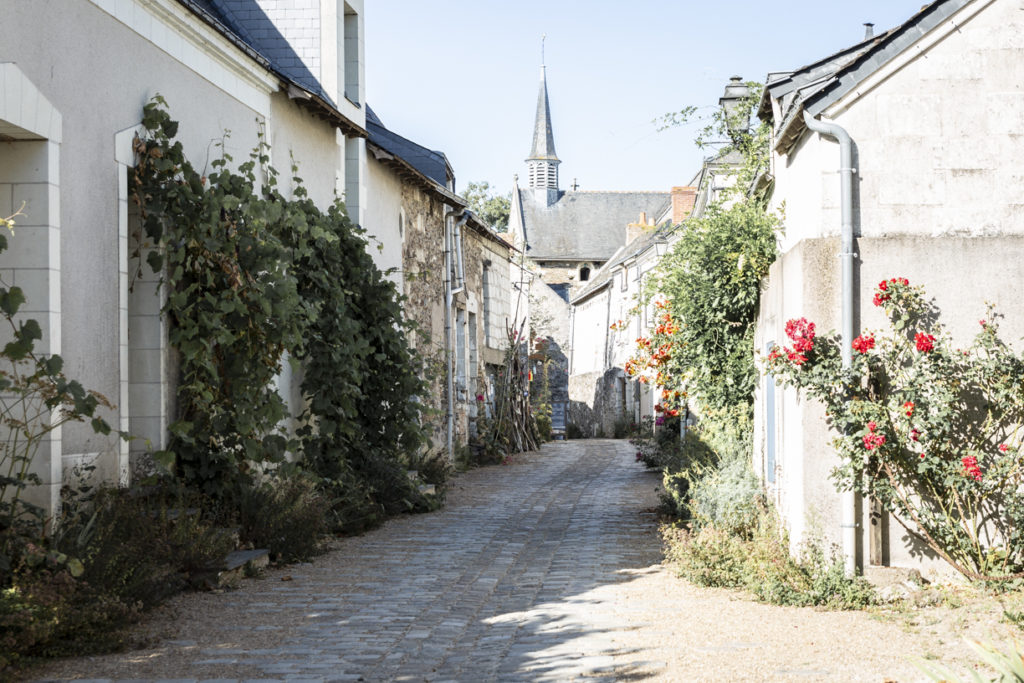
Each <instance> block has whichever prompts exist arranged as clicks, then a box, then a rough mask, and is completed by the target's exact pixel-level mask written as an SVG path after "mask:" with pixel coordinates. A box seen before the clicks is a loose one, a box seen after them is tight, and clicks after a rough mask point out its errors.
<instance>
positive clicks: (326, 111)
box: [178, 0, 367, 138]
mask: <svg viewBox="0 0 1024 683" xmlns="http://www.w3.org/2000/svg"><path fill="white" fill-rule="evenodd" d="M178 2H179V3H181V4H182V5H183V6H184V7H185V8H186V9H188V10H189V11H190V12H192V14H194V15H196V16H197V17H199V18H200V19H201V20H202V21H203V22H205V23H206V24H207V25H209V26H210V27H211V28H212V29H213V30H215V31H216V32H217V33H219V34H220V35H221V36H223V37H224V38H225V39H226V40H228V41H229V42H231V43H232V44H233V45H234V46H235V47H237V48H238V49H239V50H241V51H242V52H243V53H245V55H246V56H247V57H249V58H250V59H252V60H253V61H254V62H256V63H257V64H259V65H260V66H261V67H263V68H264V69H266V70H267V71H269V72H270V73H273V74H275V75H277V77H278V78H280V79H281V90H282V91H284V92H286V93H288V96H289V98H290V99H292V100H295V101H296V102H298V103H299V105H300V106H303V105H304V106H307V107H310V108H311V109H313V110H314V112H315V113H316V114H318V115H319V116H320V117H321V118H323V119H326V120H328V121H330V122H331V123H332V124H334V125H336V126H337V127H338V128H340V129H341V132H342V133H344V134H345V135H346V136H347V137H356V138H365V137H367V132H366V130H365V129H364V128H363V127H361V126H359V125H358V124H357V123H355V122H354V121H352V120H351V119H349V118H348V117H347V116H345V115H344V114H342V113H341V112H340V111H338V108H337V107H336V106H334V104H332V103H330V102H328V101H327V100H325V99H324V98H323V97H321V96H320V95H318V94H316V93H314V92H311V91H310V90H309V89H308V88H306V87H305V86H303V85H302V84H301V83H299V82H297V81H295V80H294V79H292V78H291V77H289V76H288V75H287V74H285V73H283V72H282V71H281V70H279V69H276V68H274V65H273V64H272V63H271V62H270V60H268V59H267V58H266V57H264V56H263V55H261V54H260V53H259V52H257V51H256V50H255V49H254V48H253V47H252V46H251V45H249V44H248V43H246V42H245V41H244V40H242V38H241V37H239V36H238V34H236V33H235V32H234V31H232V30H231V29H230V28H229V27H228V26H225V25H224V23H223V22H221V21H219V20H218V19H217V18H216V17H214V16H213V15H211V14H210V13H209V12H207V11H206V10H205V9H204V8H203V7H201V6H199V5H197V4H196V3H195V2H193V1H192V0H178ZM292 88H295V89H297V90H298V92H300V93H301V96H299V97H295V96H293V92H294V91H292Z"/></svg>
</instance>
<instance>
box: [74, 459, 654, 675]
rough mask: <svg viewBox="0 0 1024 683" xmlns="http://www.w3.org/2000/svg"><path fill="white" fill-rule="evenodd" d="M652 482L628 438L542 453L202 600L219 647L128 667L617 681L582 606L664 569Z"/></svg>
mask: <svg viewBox="0 0 1024 683" xmlns="http://www.w3.org/2000/svg"><path fill="white" fill-rule="evenodd" d="M656 485H657V477H656V476H655V475H652V474H650V473H646V472H644V471H643V470H642V469H641V468H640V467H638V466H637V465H636V463H635V462H633V457H632V450H631V449H630V447H629V445H628V444H627V443H625V442H619V441H570V442H564V443H555V444H549V445H547V446H545V448H544V449H543V451H542V452H541V453H539V454H532V455H529V456H525V457H523V456H520V457H517V459H516V460H515V461H514V462H513V464H511V465H507V466H497V467H490V468H484V469H481V470H476V471H473V472H470V473H468V474H466V475H463V476H462V477H460V478H458V479H457V480H456V490H454V491H453V492H452V493H451V495H450V501H449V505H448V506H446V508H445V509H444V510H442V511H440V512H437V513H433V514H428V515H419V516H412V517H405V518H401V519H397V520H393V521H391V522H389V523H388V524H387V525H385V527H384V528H382V529H378V530H376V531H373V532H371V533H368V534H366V535H364V536H362V537H358V538H353V539H347V540H345V541H343V542H342V543H341V547H340V548H339V549H338V550H337V551H335V552H333V553H332V554H331V555H329V556H327V557H325V558H320V559H318V560H317V561H316V562H315V563H312V564H307V565H300V566H298V567H291V568H289V569H288V570H287V571H288V576H286V577H277V576H270V577H268V578H267V579H266V580H264V581H253V582H246V586H244V587H243V589H242V590H240V591H237V592H232V593H226V594H224V595H220V596H208V595H207V596H202V597H206V598H207V599H209V600H215V601H216V602H217V611H218V613H219V614H220V615H222V619H221V620H220V626H219V627H215V628H214V629H212V630H210V635H211V637H210V638H208V639H202V640H198V639H194V640H177V641H168V642H164V643H162V644H161V647H160V648H157V649H156V650H154V654H153V655H152V656H148V657H146V656H141V657H137V658H136V659H135V660H134V661H136V663H137V666H136V667H134V668H132V667H131V666H130V664H129V665H128V668H127V669H125V668H119V670H120V671H122V672H124V674H123V675H124V676H126V677H127V679H137V678H138V677H140V676H142V677H144V678H149V679H150V680H154V679H157V680H159V679H166V680H171V679H176V680H200V679H206V680H213V679H218V678H219V677H221V676H224V677H226V678H228V679H232V680H239V679H290V680H332V681H402V680H409V681H413V680H415V681H424V680H428V681H445V680H453V681H488V680H501V681H518V680H524V681H527V680H528V681H541V680H572V679H574V678H577V677H580V676H588V675H590V676H602V677H603V675H606V674H607V675H614V674H613V673H612V672H613V669H614V662H613V655H614V654H615V649H616V645H615V643H614V641H613V637H614V634H615V631H616V624H615V623H613V622H609V621H608V618H607V615H604V616H599V615H598V614H597V612H600V610H595V609H594V607H595V605H594V604H592V603H593V600H592V599H588V597H587V595H588V593H591V592H592V591H593V590H594V589H595V588H598V587H600V586H602V585H607V584H615V583H618V582H622V581H629V580H631V578H632V577H633V573H632V572H634V571H637V570H643V569H645V568H647V567H650V566H651V565H655V564H657V563H658V562H659V560H660V547H659V543H658V541H657V538H656V535H655V534H654V533H653V528H654V515H653V513H652V512H651V511H650V508H651V506H653V505H654V503H655V502H656V498H655V496H654V489H655V487H656ZM645 509H646V512H645ZM281 578H286V579H288V580H286V581H282V580H281ZM254 587H255V589H254ZM183 655H184V660H183V659H182V656H183ZM92 659H93V660H103V659H104V658H92ZM161 660H166V661H167V665H168V666H171V665H172V662H177V664H173V666H175V667H176V668H177V667H187V670H181V669H178V670H164V669H161V668H160V665H159V663H160V662H161ZM83 661H90V660H83ZM128 661H129V662H131V661H133V660H131V659H130V658H129V660H128ZM100 670H102V667H100ZM76 673H79V674H81V673H84V672H76ZM103 679H107V680H109V679H110V677H109V674H107V675H106V676H103ZM121 680H125V678H124V677H121ZM221 680H223V679H221Z"/></svg>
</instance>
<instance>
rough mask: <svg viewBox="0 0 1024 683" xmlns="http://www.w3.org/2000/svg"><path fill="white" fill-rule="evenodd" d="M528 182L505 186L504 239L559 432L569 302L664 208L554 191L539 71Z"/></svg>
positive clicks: (647, 195)
mask: <svg viewBox="0 0 1024 683" xmlns="http://www.w3.org/2000/svg"><path fill="white" fill-rule="evenodd" d="M526 163H527V167H528V172H529V177H528V181H527V186H526V187H522V188H521V187H520V186H519V181H518V177H517V178H516V179H515V180H514V182H513V187H512V203H511V212H510V215H509V233H510V234H511V236H512V239H513V241H514V244H515V245H516V246H517V247H520V248H522V249H523V250H524V252H525V257H526V260H527V262H528V263H529V265H530V267H531V269H532V271H533V272H534V273H535V274H536V276H537V277H536V279H535V280H534V284H533V286H532V287H531V290H530V295H531V298H532V300H533V301H532V304H533V305H532V308H531V320H532V321H533V323H534V326H535V328H536V330H537V331H538V332H539V334H540V336H542V337H544V338H546V339H547V340H548V341H549V343H548V344H547V349H548V351H547V352H548V353H549V354H550V355H551V356H552V357H553V358H554V360H555V361H556V363H555V367H554V368H553V369H552V371H551V376H550V383H551V387H550V388H551V395H552V409H553V415H552V422H553V426H554V429H555V430H556V431H561V430H563V429H564V428H565V420H566V417H565V415H566V409H567V407H568V403H569V387H568V358H567V356H568V352H569V346H568V344H569V299H570V297H571V291H572V290H574V289H577V290H578V289H579V288H580V287H585V286H586V283H587V282H588V281H589V280H590V278H591V276H592V275H593V274H594V273H595V272H596V271H597V270H598V269H599V268H601V266H603V265H604V264H605V263H606V262H607V261H608V260H609V259H610V258H611V257H612V256H613V255H614V254H615V252H616V251H617V250H618V249H619V248H620V247H623V246H624V245H625V244H626V241H627V235H626V229H625V226H626V225H627V224H629V223H630V222H632V221H636V220H637V217H638V216H641V215H642V216H643V218H641V219H640V223H643V224H646V223H648V221H651V220H656V219H659V218H660V217H661V216H663V215H664V214H665V213H666V212H667V211H668V207H669V193H668V192H598V191H581V190H577V189H575V188H574V189H572V190H568V191H564V190H562V189H560V185H559V180H558V166H559V164H561V160H560V159H559V158H558V155H557V153H556V152H555V140H554V133H553V131H552V127H551V109H550V104H549V102H548V90H547V78H546V70H545V67H543V66H542V67H541V76H540V90H539V92H538V95H537V110H536V118H535V121H534V131H533V144H532V147H531V150H530V156H529V157H528V158H527V159H526Z"/></svg>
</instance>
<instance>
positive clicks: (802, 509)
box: [754, 235, 1024, 573]
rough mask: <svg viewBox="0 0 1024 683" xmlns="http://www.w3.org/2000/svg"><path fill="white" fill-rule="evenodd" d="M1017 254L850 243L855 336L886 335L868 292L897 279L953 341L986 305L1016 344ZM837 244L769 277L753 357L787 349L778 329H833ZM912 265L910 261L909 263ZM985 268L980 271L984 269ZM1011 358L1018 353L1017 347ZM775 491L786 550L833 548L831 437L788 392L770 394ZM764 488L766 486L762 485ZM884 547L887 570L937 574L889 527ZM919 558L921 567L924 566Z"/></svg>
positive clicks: (925, 241)
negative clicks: (925, 298)
mask: <svg viewBox="0 0 1024 683" xmlns="http://www.w3.org/2000/svg"><path fill="white" fill-rule="evenodd" d="M1022 249H1024V235H997V236H977V237H967V236H960V237H952V236H948V237H944V238H934V237H928V236H917V235H895V236H891V237H884V238H862V239H860V240H858V242H857V251H858V253H859V254H860V256H861V260H860V267H859V277H858V279H857V282H856V291H857V293H858V294H857V297H856V299H855V302H854V308H855V311H857V317H858V318H859V321H858V322H859V324H858V326H857V327H858V329H860V330H868V329H875V330H880V329H887V323H886V320H885V318H884V315H883V314H882V312H881V309H879V308H876V307H875V306H873V305H872V304H871V294H872V292H873V287H874V285H875V283H877V282H879V281H881V280H882V279H886V278H889V277H893V276H895V275H899V276H902V277H906V278H908V279H909V280H910V282H911V283H912V284H915V285H917V284H920V285H924V287H925V289H926V292H927V293H928V295H929V296H930V297H932V298H933V299H934V302H935V305H936V306H937V308H938V310H939V313H940V317H939V322H941V323H942V324H943V325H944V326H945V327H946V329H947V330H948V331H949V332H950V333H951V334H952V335H953V337H954V340H956V341H958V342H961V343H964V344H966V343H969V341H970V340H971V339H972V338H973V336H974V335H975V334H976V333H977V329H978V322H977V321H978V319H979V318H980V317H981V316H982V315H983V313H984V310H985V301H986V300H989V301H992V302H993V303H994V304H995V305H996V308H997V310H999V311H1000V312H1002V313H1004V314H1005V315H1006V317H1005V319H1004V320H1003V321H1002V322H1001V336H1002V337H1003V338H1004V339H1005V340H1008V341H1010V342H1011V343H1014V342H1015V340H1020V339H1021V338H1022V337H1024V316H1022V315H1020V314H1019V312H1020V306H1019V302H1020V301H1021V300H1022V299H1024V265H1022V264H1021V263H1020V259H1019V258H1018V255H1019V254H1020V253H1021V250H1022ZM837 254H838V239H837V238H822V239H816V240H805V241H803V242H801V243H799V244H798V245H796V246H795V247H794V248H793V249H791V250H790V251H789V252H788V253H787V254H785V255H784V256H783V257H782V258H781V259H779V260H778V261H777V262H776V263H775V264H774V265H773V266H772V269H771V272H770V273H769V277H768V280H767V282H768V286H767V288H766V289H765V291H764V293H763V296H762V300H761V307H760V316H759V323H758V329H757V334H756V339H755V343H756V347H757V349H758V351H760V352H761V353H764V352H765V351H766V349H767V348H768V345H769V343H771V342H775V343H778V344H785V343H787V342H788V340H787V339H786V337H785V332H784V326H785V321H786V320H789V319H790V318H795V317H806V318H807V319H808V320H811V321H813V322H815V324H816V325H817V327H818V329H819V330H820V331H821V332H822V333H824V332H825V331H828V330H835V329H837V328H838V327H839V322H840V320H839V316H840V302H839V272H838V269H836V268H835V267H834V263H835V261H836V259H837ZM908 256H912V258H908ZM982 264H983V265H982ZM1015 345H1016V346H1017V349H1018V352H1019V351H1021V350H1022V349H1021V343H1020V342H1019V341H1016V343H1015ZM764 390H765V380H764V378H762V381H761V383H760V387H759V390H758V402H757V406H756V409H755V461H754V465H755V470H756V471H759V472H761V473H762V475H766V472H765V455H766V449H767V444H766V442H765V434H766V429H765V421H766V420H767V419H769V416H767V415H766V414H765V412H764V402H763V400H761V399H762V398H763V395H764ZM775 392H776V393H775V396H776V400H775V404H776V412H775V415H774V416H772V417H773V418H774V419H775V421H776V443H775V448H776V466H777V469H776V472H777V475H778V479H777V482H776V485H775V486H774V487H771V491H770V492H771V494H772V495H773V496H774V497H775V499H776V501H777V502H778V504H779V507H780V510H781V512H782V514H783V517H784V519H785V520H786V522H787V525H788V526H789V529H790V532H791V541H792V543H793V544H794V548H795V547H796V546H797V545H798V544H799V543H800V542H801V540H803V539H804V538H806V537H807V535H808V534H809V533H810V534H813V535H820V536H821V537H823V538H824V539H825V540H826V541H828V542H834V543H839V542H840V540H841V536H840V528H839V524H840V509H839V494H838V493H836V491H835V489H834V487H833V486H832V484H831V482H830V481H829V480H828V476H829V473H830V472H831V470H832V469H833V468H834V467H835V466H836V465H837V464H838V459H837V457H836V456H835V454H834V451H833V450H832V447H831V445H830V442H831V440H832V439H833V438H834V436H835V434H834V433H833V432H832V431H831V430H830V428H829V427H828V425H827V424H826V422H825V419H824V414H823V410H822V409H821V407H820V406H819V405H818V404H816V403H815V402H813V401H809V400H807V399H804V398H802V397H800V396H798V395H797V393H796V391H795V390H793V389H791V388H786V389H783V388H782V387H777V388H776V390H775ZM766 480H767V477H766ZM860 515H861V528H860V543H861V547H862V548H866V547H868V545H867V544H868V543H869V536H868V528H869V526H870V525H871V521H870V519H869V518H868V517H867V511H866V510H864V509H861V511H860ZM882 525H883V526H884V533H885V534H886V535H887V536H888V539H889V543H888V548H887V550H885V551H884V560H885V561H886V562H887V563H889V564H892V565H894V566H914V567H919V568H921V569H923V570H924V571H926V572H932V573H934V572H941V571H943V570H944V567H943V565H942V564H941V563H940V562H937V561H935V560H934V559H933V558H928V557H927V553H924V549H923V547H922V546H920V545H919V544H918V543H917V542H916V541H914V539H912V538H911V537H910V536H909V535H908V534H907V533H906V532H905V531H904V530H903V528H902V527H901V526H900V525H899V523H898V522H897V521H896V520H894V519H891V518H885V519H883V520H882ZM922 553H924V555H925V557H924V558H923V559H922Z"/></svg>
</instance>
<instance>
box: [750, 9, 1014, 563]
mask: <svg viewBox="0 0 1024 683" xmlns="http://www.w3.org/2000/svg"><path fill="white" fill-rule="evenodd" d="M972 15H973V16H972ZM954 25H955V26H954ZM895 61H896V62H897V64H895V65H893V66H891V67H883V68H882V69H881V70H880V71H879V72H878V73H877V74H876V75H875V76H873V77H872V78H869V79H868V80H867V81H866V82H865V83H864V84H863V85H862V86H861V87H859V88H858V90H857V92H855V93H853V94H851V95H849V96H847V97H846V98H845V99H844V100H841V101H840V102H838V103H836V104H835V105H833V106H832V107H831V108H830V109H829V110H828V111H826V116H828V117H831V118H834V120H835V121H836V122H837V123H838V124H839V125H841V126H843V127H844V128H845V129H846V130H847V131H848V132H849V133H850V135H851V137H852V138H853V140H854V142H855V144H856V150H857V156H858V158H857V160H856V166H857V169H858V183H859V186H858V188H857V195H858V202H859V203H858V205H857V209H858V210H857V211H856V212H855V217H854V220H855V230H856V232H857V234H858V237H859V239H858V242H857V245H856V249H855V250H856V251H857V253H858V266H857V268H858V273H859V277H858V280H857V292H856V299H855V308H856V310H857V316H858V317H859V322H860V329H861V330H865V329H878V328H884V326H885V319H884V317H883V315H882V313H881V311H880V310H879V309H877V308H875V307H874V306H872V305H871V303H870V302H871V292H872V291H873V287H874V286H875V284H876V283H877V282H878V281H880V280H881V279H883V278H889V277H894V276H904V277H907V278H909V279H910V281H911V282H912V283H913V284H915V285H916V284H921V285H924V286H925V288H926V290H927V291H928V293H929V295H931V296H933V297H934V299H935V302H936V304H937V306H938V308H939V310H940V312H941V318H940V320H941V322H942V323H943V324H944V325H945V326H946V328H947V329H948V330H949V331H950V332H951V333H952V334H953V335H954V337H955V338H959V339H963V340H964V341H967V340H968V339H969V338H970V337H971V336H973V335H974V334H975V333H976V331H977V320H978V318H980V317H981V315H982V313H983V311H984V301H986V300H990V301H993V302H995V303H996V305H997V307H998V308H999V310H1000V311H1002V312H1003V313H1005V314H1006V316H1007V317H1006V320H1005V322H1004V325H1003V331H1004V334H1005V338H1006V339H1008V340H1016V339H1019V338H1020V337H1021V336H1022V335H1024V316H1021V315H1020V304H1019V302H1020V299H1021V296H1024V292H1022V291H1021V289H1022V288H1021V283H1022V282H1024V263H1022V262H1021V260H1020V258H1019V257H1018V255H1019V253H1020V252H1021V249H1022V248H1024V212H1022V211H1021V206H1024V171H1022V166H1021V162H1020V159H1021V158H1022V157H1024V136H1022V135H1021V134H1020V125H1021V123H1020V122H1021V121H1022V120H1024V85H1022V84H1024V13H1022V12H1021V11H1020V3H1019V2H1014V1H1013V0H978V1H977V2H974V3H971V4H969V5H968V6H967V7H965V8H964V9H963V10H961V12H960V13H958V15H956V16H954V17H953V22H952V23H950V24H947V25H945V26H944V27H940V28H938V29H936V31H934V32H933V33H932V34H930V35H928V36H924V37H922V39H921V40H920V41H919V43H918V45H916V46H913V47H911V48H910V49H908V50H907V51H906V53H905V56H904V58H898V59H897V60H895ZM774 163H775V172H776V187H775V193H774V196H773V198H772V204H773V206H774V207H776V208H778V207H781V206H782V205H783V204H784V205H785V218H786V220H785V228H786V230H785V236H784V237H783V238H782V241H781V245H782V250H783V256H782V258H781V259H780V261H778V262H777V263H776V264H775V265H774V266H773V267H772V270H771V273H770V274H769V277H768V279H767V283H766V284H767V287H766V290H765V293H764V296H763V298H762V302H761V310H760V317H759V322H758V330H757V338H756V345H757V349H758V350H759V351H760V352H762V353H763V352H764V351H765V346H766V344H767V343H768V342H771V341H774V342H776V343H780V344H786V343H788V340H787V339H786V338H785V335H784V330H783V326H784V325H785V322H786V320H788V319H790V318H795V317H807V318H808V319H810V320H814V321H815V322H816V323H817V325H818V329H819V330H820V331H821V332H826V331H828V330H829V329H837V328H838V326H839V311H840V309H839V306H840V299H839V297H840V291H839V283H838V277H839V274H838V268H839V262H838V256H837V255H838V235H839V228H840V215H839V211H840V210H839V177H838V174H837V173H836V169H837V168H838V166H839V150H838V145H837V144H836V143H835V142H834V141H832V140H830V139H824V138H822V137H820V136H818V135H816V134H807V135H806V136H805V138H804V139H803V141H802V142H801V144H799V145H798V146H797V147H796V148H795V149H794V150H793V151H792V152H791V153H790V155H789V156H788V157H776V158H775V159H774ZM763 392H764V383H763V382H762V384H761V387H760V390H759V393H758V402H757V406H756V409H755V415H756V425H755V428H756V436H755V439H756V440H755V468H756V469H761V470H762V471H763V467H764V456H765V450H766V446H767V444H766V443H765V441H764V435H765V420H767V419H771V418H774V419H775V421H776V427H777V434H776V452H777V458H778V466H779V467H778V472H779V475H780V480H779V483H778V486H777V487H776V488H775V490H774V492H773V493H774V494H775V495H776V497H777V500H778V503H779V505H780V509H781V511H782V513H783V516H784V518H785V520H786V522H787V525H788V526H789V528H790V531H791V540H792V542H793V544H794V547H795V546H796V545H797V544H798V543H799V542H800V541H801V540H802V539H803V538H804V537H806V535H807V533H808V532H809V531H814V532H816V533H820V534H821V535H823V536H824V538H825V539H826V540H831V541H838V540H839V527H838V524H839V506H838V494H837V493H836V492H835V489H834V487H833V485H832V483H831V482H830V481H828V473H829V471H830V470H831V469H832V467H833V466H834V465H835V463H836V459H835V455H834V453H833V452H832V450H831V447H830V445H829V442H830V440H831V433H830V432H829V430H828V428H827V425H826V424H825V422H824V420H823V415H822V414H821V410H820V407H818V406H817V405H815V404H813V403H809V402H807V401H802V400H801V399H800V397H799V396H797V394H796V393H795V392H794V391H792V390H785V391H781V390H777V391H776V403H777V408H776V412H775V415H774V416H767V415H765V413H764V405H763V400H762V397H763ZM866 527H867V521H866V519H865V520H862V531H863V530H864V529H866ZM890 533H891V536H890V539H891V546H890V561H891V563H892V564H896V565H911V566H920V567H922V568H923V569H924V570H925V571H937V570H939V569H940V568H941V565H939V564H938V563H935V562H928V561H926V562H923V563H922V561H921V560H920V559H919V558H916V557H912V556H911V555H910V551H911V550H912V549H913V544H912V543H911V541H910V539H909V538H908V537H906V535H905V533H904V532H902V530H901V529H900V528H899V527H898V526H897V525H896V523H895V522H892V523H891V524H890ZM864 538H865V539H866V538H867V536H866V534H865V536H864Z"/></svg>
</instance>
